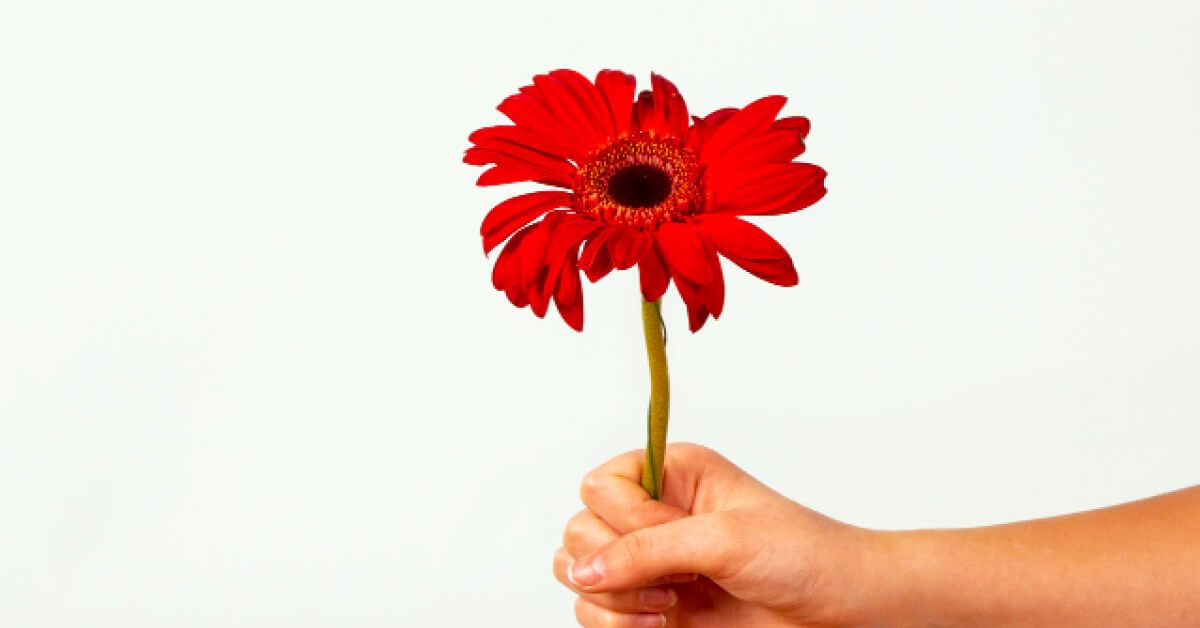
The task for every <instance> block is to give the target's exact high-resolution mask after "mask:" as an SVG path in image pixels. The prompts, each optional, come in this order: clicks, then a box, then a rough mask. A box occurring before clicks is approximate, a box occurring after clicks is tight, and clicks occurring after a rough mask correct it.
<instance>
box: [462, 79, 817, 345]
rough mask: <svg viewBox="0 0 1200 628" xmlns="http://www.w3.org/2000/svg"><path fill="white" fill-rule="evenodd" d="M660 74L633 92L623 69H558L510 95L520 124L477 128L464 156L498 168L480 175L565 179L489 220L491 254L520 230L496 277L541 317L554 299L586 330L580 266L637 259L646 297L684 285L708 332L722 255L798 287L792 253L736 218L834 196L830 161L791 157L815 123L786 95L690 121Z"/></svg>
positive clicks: (594, 270) (605, 268)
mask: <svg viewBox="0 0 1200 628" xmlns="http://www.w3.org/2000/svg"><path fill="white" fill-rule="evenodd" d="M650 84H651V89H650V90H646V91H643V92H642V93H641V94H639V95H638V96H637V98H636V100H635V98H634V78H633V77H632V76H630V75H628V74H625V73H623V72H618V71H615V70H602V71H601V72H600V73H599V74H597V75H596V80H595V82H592V81H589V80H588V79H587V78H586V77H584V76H583V75H581V74H579V73H578V72H575V71H573V70H555V71H553V72H550V73H549V74H543V75H538V76H535V77H534V78H533V85H526V86H525V87H522V88H521V89H520V90H519V91H518V93H516V94H514V95H512V96H509V97H508V98H506V99H505V100H504V102H502V103H500V106H499V107H498V109H499V110H500V112H501V113H503V114H504V115H506V116H508V118H509V119H511V120H512V121H513V124H512V125H503V126H493V127H486V128H482V129H479V130H478V131H475V132H474V133H472V134H471V136H470V141H471V142H472V143H473V144H474V146H472V147H471V148H469V149H467V151H466V155H465V157H464V158H463V161H465V162H466V163H468V164H474V165H479V166H482V165H488V164H492V167H491V168H489V169H488V170H486V171H485V172H484V173H483V174H482V175H481V176H480V177H479V181H478V182H477V183H478V185H481V186H484V185H499V184H502V183H515V182H519V181H532V182H537V183H542V184H545V185H547V186H551V187H553V188H558V189H550V190H540V191H535V192H529V193H527V194H521V195H519V196H514V197H512V198H510V199H508V200H506V201H504V202H502V203H500V204H499V205H497V206H496V207H495V208H494V209H492V211H491V212H489V213H488V215H487V217H485V218H484V219H483V225H482V227H481V228H480V233H481V234H482V235H483V248H484V252H489V251H491V250H492V249H493V248H495V247H496V246H497V245H498V244H500V243H501V242H504V241H505V240H508V243H507V244H505V246H504V249H503V250H502V251H501V253H500V256H499V257H497V258H496V265H495V267H494V268H493V271H492V283H493V285H495V287H496V289H497V290H501V291H503V292H505V294H507V295H508V299H509V300H510V301H512V303H513V305H516V306H517V307H525V306H526V305H529V306H531V308H532V310H533V312H534V313H535V314H537V315H538V316H539V317H541V316H545V314H546V310H547V308H548V307H549V304H550V301H551V300H553V301H554V303H555V305H556V306H557V307H558V311H559V314H561V315H562V317H563V320H565V321H566V322H567V324H568V325H570V326H571V327H573V328H575V329H577V330H581V329H583V291H582V289H581V286H580V283H581V282H580V279H579V271H581V270H582V271H583V272H584V273H586V274H587V277H588V279H589V280H591V281H593V282H595V281H597V280H599V279H600V278H601V277H603V276H605V275H607V274H608V273H609V272H611V271H612V270H613V269H614V268H616V269H620V270H624V269H627V268H632V267H633V266H637V267H638V272H639V273H640V276H641V290H642V296H643V297H644V298H645V299H646V300H647V301H654V300H656V299H658V298H660V297H662V295H663V293H664V292H666V290H667V287H668V284H670V283H671V282H672V281H674V282H675V287H676V288H677V289H678V290H679V294H680V296H681V297H683V301H684V302H685V303H686V304H687V310H688V320H689V324H690V327H691V330H692V331H696V330H698V329H700V327H701V326H702V325H704V322H705V321H706V320H708V317H709V316H710V315H711V316H712V317H713V318H716V317H719V316H720V315H721V309H722V307H723V306H724V301H725V280H724V277H723V275H722V274H721V264H720V262H719V261H718V254H720V255H723V256H724V257H725V258H726V259H728V260H730V261H731V262H733V263H735V264H737V265H738V266H741V267H742V268H743V269H745V270H746V271H748V272H750V273H751V274H753V275H755V276H757V277H759V278H761V279H763V280H765V281H769V282H771V283H773V284H776V285H780V286H792V285H795V284H796V269H795V268H794V267H793V266H792V259H791V257H790V256H788V254H787V251H785V250H784V249H783V247H782V246H780V245H779V243H778V242H776V241H775V239H774V238H772V237H771V236H769V235H767V234H766V233H765V232H763V231H762V230H761V229H759V228H758V227H756V226H754V225H752V224H750V223H749V222H746V221H744V220H742V219H741V218H738V216H761V215H771V214H785V213H788V212H794V211H797V210H800V209H804V208H805V207H808V206H809V205H812V204H813V203H815V202H817V200H818V199H820V198H821V197H822V196H824V195H825V185H824V182H825V171H824V170H822V169H821V168H820V167H818V166H815V165H812V164H805V163H796V162H793V161H792V160H793V159H795V158H796V157H797V156H799V155H800V154H801V153H803V152H804V137H805V136H806V135H807V134H808V128H809V123H808V120H807V119H806V118H802V117H785V118H776V116H777V115H778V114H779V111H780V110H781V109H782V108H783V104H784V102H785V101H786V100H787V99H786V98H784V97H783V96H767V97H765V98H760V99H759V100H756V101H754V102H752V103H750V104H749V105H746V106H745V107H744V108H742V109H732V108H729V109H719V110H717V111H714V112H712V113H710V114H709V115H707V116H705V117H703V118H698V117H689V116H688V109H687V104H686V103H684V101H683V98H682V97H681V96H680V95H679V90H677V89H676V88H675V86H674V85H672V84H671V82H670V81H668V80H667V79H665V78H663V77H661V76H658V75H657V74H652V75H651V80H650ZM539 219H540V220H539ZM530 223H532V224H530ZM581 245H582V247H581Z"/></svg>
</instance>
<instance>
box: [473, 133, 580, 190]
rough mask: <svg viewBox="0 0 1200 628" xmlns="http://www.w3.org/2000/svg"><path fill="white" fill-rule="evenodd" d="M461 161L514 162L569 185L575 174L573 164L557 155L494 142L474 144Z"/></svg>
mask: <svg viewBox="0 0 1200 628" xmlns="http://www.w3.org/2000/svg"><path fill="white" fill-rule="evenodd" d="M463 162H464V163H468V164H472V165H475V166H485V165H487V164H496V165H505V164H515V165H519V166H525V167H529V168H537V169H540V170H544V171H545V172H546V173H547V175H548V176H554V177H557V178H558V179H559V180H560V182H562V183H564V184H566V185H568V186H570V185H571V183H572V181H571V179H572V177H574V176H575V166H572V165H571V164H570V163H568V162H567V161H565V160H563V159H560V158H558V157H550V156H548V155H546V154H544V153H539V152H538V151H536V150H533V149H531V148H528V147H526V146H522V145H520V144H508V143H506V142H495V143H492V144H489V145H488V146H487V147H483V146H474V147H471V148H468V149H467V150H466V152H465V153H464V154H463Z"/></svg>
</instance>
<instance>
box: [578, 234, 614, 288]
mask: <svg viewBox="0 0 1200 628" xmlns="http://www.w3.org/2000/svg"><path fill="white" fill-rule="evenodd" d="M616 233H617V230H616V229H613V228H603V229H602V230H601V231H600V232H598V233H596V234H594V237H592V239H590V240H588V241H587V244H585V245H583V252H582V253H580V255H579V266H580V268H582V269H583V272H584V273H586V274H587V277H588V280H589V281H591V282H592V283H596V282H597V281H599V280H600V279H601V278H602V277H604V276H605V275H607V274H608V273H610V272H612V269H613V259H612V254H611V253H610V251H609V246H608V243H609V240H611V239H612V236H613V235H615V234H616Z"/></svg>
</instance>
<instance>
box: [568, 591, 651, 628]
mask: <svg viewBox="0 0 1200 628" xmlns="http://www.w3.org/2000/svg"><path fill="white" fill-rule="evenodd" d="M575 619H576V620H578V621H579V625H580V626H583V627H584V628H663V626H666V625H667V617H666V616H665V615H663V614H662V613H618V612H616V611H611V610H609V609H607V608H604V607H603V606H600V605H598V604H595V603H593V602H591V601H588V600H585V599H584V598H579V599H577V600H575Z"/></svg>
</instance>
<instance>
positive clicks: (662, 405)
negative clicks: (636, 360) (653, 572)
mask: <svg viewBox="0 0 1200 628" xmlns="http://www.w3.org/2000/svg"><path fill="white" fill-rule="evenodd" d="M661 304H662V301H661V300H658V301H646V300H644V299H643V300H642V331H643V332H644V333H645V335H646V360H647V361H648V362H649V363H650V407H649V409H648V410H647V412H646V422H647V426H646V427H647V430H646V431H647V434H646V464H645V465H643V466H642V488H643V489H645V490H646V492H647V493H649V494H650V497H653V498H654V499H659V498H660V497H661V496H662V480H663V458H664V456H665V454H666V450H667V415H668V414H669V413H670V407H671V383H670V380H669V378H668V377H667V333H666V326H665V325H664V324H663V319H662V312H661V311H660V309H659V308H660V306H661Z"/></svg>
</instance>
